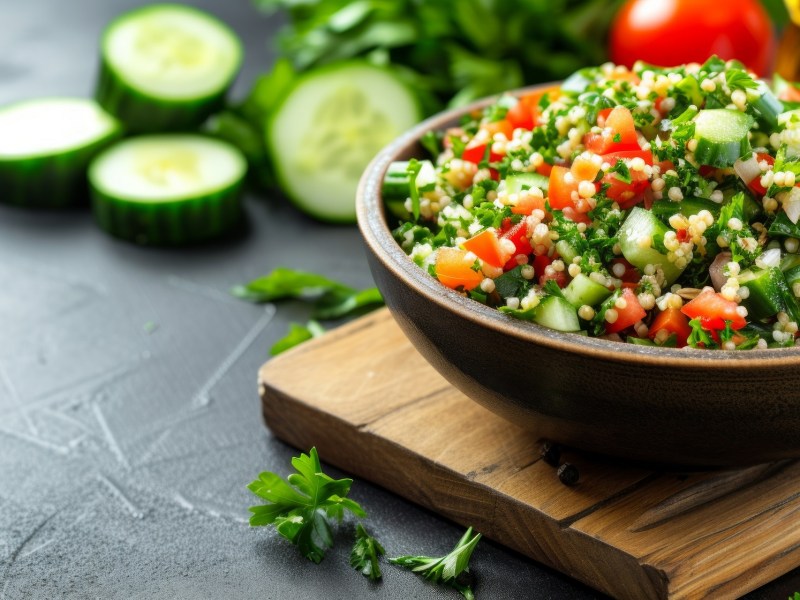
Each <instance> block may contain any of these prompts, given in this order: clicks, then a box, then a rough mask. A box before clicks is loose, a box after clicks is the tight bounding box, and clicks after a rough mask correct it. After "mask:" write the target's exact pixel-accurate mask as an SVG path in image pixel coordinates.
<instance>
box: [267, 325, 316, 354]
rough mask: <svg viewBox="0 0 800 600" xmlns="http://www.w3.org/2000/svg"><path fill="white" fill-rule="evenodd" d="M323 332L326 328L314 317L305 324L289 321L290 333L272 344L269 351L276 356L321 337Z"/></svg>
mask: <svg viewBox="0 0 800 600" xmlns="http://www.w3.org/2000/svg"><path fill="white" fill-rule="evenodd" d="M323 333H325V328H324V327H323V326H322V325H320V324H319V323H318V322H317V321H314V320H313V319H312V320H310V321H309V322H308V323H306V324H305V325H301V324H300V323H289V331H288V333H287V334H286V335H285V336H283V337H282V338H281V339H279V340H278V341H277V342H275V343H274V344H273V345H272V348H270V349H269V353H270V355H271V356H275V355H277V354H280V353H281V352H286V351H287V350H288V349H289V348H294V347H295V346H298V345H300V344H302V343H303V342H306V341H308V340H310V339H311V338H315V337H319V336H321V335H322V334H323Z"/></svg>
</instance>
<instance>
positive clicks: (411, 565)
mask: <svg viewBox="0 0 800 600" xmlns="http://www.w3.org/2000/svg"><path fill="white" fill-rule="evenodd" d="M480 539H481V534H480V533H476V534H475V535H473V534H472V527H470V528H469V529H467V531H466V533H464V535H463V536H462V537H461V539H460V540H458V543H457V544H456V545H455V547H454V548H453V549H452V550H451V551H450V552H449V553H448V554H446V555H445V556H442V557H439V558H433V557H430V556H398V557H397V558H390V559H389V562H391V563H393V564H395V565H400V566H401V567H405V568H406V569H411V571H413V572H414V573H417V574H418V575H422V576H423V577H424V578H425V579H427V580H428V581H431V582H433V583H439V584H443V585H449V586H450V587H453V588H455V589H456V590H458V591H459V592H460V593H461V595H462V596H464V598H466V599H467V600H475V594H474V593H473V592H472V587H471V585H469V584H465V583H461V582H460V581H459V580H458V578H459V576H460V575H461V574H462V573H468V572H469V559H470V557H471V556H472V552H473V551H474V550H475V546H477V544H478V541H479V540H480Z"/></svg>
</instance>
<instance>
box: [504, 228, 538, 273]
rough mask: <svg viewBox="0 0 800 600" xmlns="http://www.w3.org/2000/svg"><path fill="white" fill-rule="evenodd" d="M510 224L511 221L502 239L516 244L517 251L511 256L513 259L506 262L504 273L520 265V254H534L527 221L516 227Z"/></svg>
mask: <svg viewBox="0 0 800 600" xmlns="http://www.w3.org/2000/svg"><path fill="white" fill-rule="evenodd" d="M510 223H511V221H510V220H509V223H508V225H509V228H508V229H507V231H505V232H504V233H503V234H502V235H501V236H500V237H502V238H505V239H507V240H511V242H512V243H513V244H514V248H516V249H515V250H514V252H513V254H512V255H511V258H509V259H508V260H507V261H506V264H505V265H503V270H504V271H510V270H511V269H513V268H514V267H516V266H517V265H518V264H519V263H518V262H517V256H519V255H520V254H523V255H525V256H528V255H530V254H531V253H532V252H533V248H532V247H531V241H530V239H529V238H528V226H527V224H526V223H525V221H524V220H523V221H520V222H519V223H517V224H516V225H511V224H510ZM504 225H505V224H504Z"/></svg>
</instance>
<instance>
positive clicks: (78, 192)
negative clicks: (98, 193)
mask: <svg viewBox="0 0 800 600" xmlns="http://www.w3.org/2000/svg"><path fill="white" fill-rule="evenodd" d="M121 137H122V129H121V128H120V127H116V128H115V129H114V130H113V131H111V132H110V133H109V134H108V135H107V136H105V137H104V138H102V139H99V140H97V141H96V142H94V143H92V144H90V145H87V146H82V147H80V148H75V149H73V150H67V151H65V152H59V153H57V154H49V155H42V156H34V157H29V158H13V159H9V158H6V159H4V158H0V201H1V202H3V203H6V204H15V205H19V206H26V207H33V208H64V207H67V206H74V205H80V204H86V203H88V197H89V186H88V182H87V179H86V170H87V168H88V167H89V163H90V162H91V161H92V159H93V158H94V157H95V156H96V155H97V154H99V153H100V152H101V151H102V150H105V149H106V148H107V147H109V146H110V145H111V144H113V143H114V142H115V141H117V140H118V139H120V138H121Z"/></svg>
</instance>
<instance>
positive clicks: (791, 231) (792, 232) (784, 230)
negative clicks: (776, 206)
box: [767, 211, 800, 238]
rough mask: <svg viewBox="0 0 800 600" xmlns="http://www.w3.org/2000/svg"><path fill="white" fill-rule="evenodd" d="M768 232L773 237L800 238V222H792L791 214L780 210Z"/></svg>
mask: <svg viewBox="0 0 800 600" xmlns="http://www.w3.org/2000/svg"><path fill="white" fill-rule="evenodd" d="M767 232H768V233H769V235H770V236H771V237H777V238H786V237H790V238H800V222H798V223H792V221H791V219H789V216H788V215H787V214H786V213H785V212H783V211H780V212H779V213H778V214H777V215H776V216H775V220H774V221H773V222H772V223H771V224H770V226H769V229H768V230H767Z"/></svg>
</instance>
